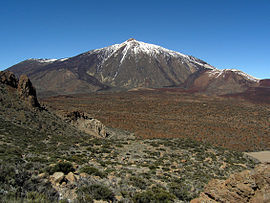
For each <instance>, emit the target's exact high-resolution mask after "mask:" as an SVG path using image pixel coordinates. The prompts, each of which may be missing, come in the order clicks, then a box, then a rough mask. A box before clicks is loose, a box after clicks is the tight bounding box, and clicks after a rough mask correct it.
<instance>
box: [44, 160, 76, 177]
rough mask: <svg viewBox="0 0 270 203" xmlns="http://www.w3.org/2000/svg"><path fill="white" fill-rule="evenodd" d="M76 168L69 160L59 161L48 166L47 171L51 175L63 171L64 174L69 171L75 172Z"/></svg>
mask: <svg viewBox="0 0 270 203" xmlns="http://www.w3.org/2000/svg"><path fill="white" fill-rule="evenodd" d="M74 171H75V169H74V168H73V165H72V164H71V163H69V162H60V163H57V164H56V165H55V166H53V167H48V168H47V169H46V172H48V173H49V174H50V175H52V174H54V173H55V172H63V173H64V174H68V173H69V172H74Z"/></svg>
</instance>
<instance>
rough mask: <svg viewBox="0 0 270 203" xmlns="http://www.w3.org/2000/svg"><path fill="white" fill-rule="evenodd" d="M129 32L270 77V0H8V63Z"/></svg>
mask: <svg viewBox="0 0 270 203" xmlns="http://www.w3.org/2000/svg"><path fill="white" fill-rule="evenodd" d="M129 38H135V39H136V40H139V41H143V42H147V43H152V44H157V45H160V46H163V47H165V48H168V49H171V50H175V51H179V52H181V53H184V54H188V55H193V56H195V57H197V58H200V59H202V60H205V61H206V62H208V63H209V64H211V65H213V66H215V67H216V68H219V69H224V68H236V69H240V70H242V71H244V72H246V73H248V74H251V75H253V76H255V77H258V78H270V65H269V62H268V61H269V59H270V0H162V1H161V0H160V1H159V0H1V1H0V47H1V48H0V70H2V69H5V68H8V67H9V66H11V65H14V64H16V63H18V62H20V61H22V60H25V59H28V58H64V57H70V56H74V55H77V54H80V53H82V52H85V51H89V50H92V49H96V48H102V47H105V46H109V45H112V44H116V43H122V42H123V41H125V40H127V39H129Z"/></svg>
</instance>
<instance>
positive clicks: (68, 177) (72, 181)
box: [66, 172, 76, 183]
mask: <svg viewBox="0 0 270 203" xmlns="http://www.w3.org/2000/svg"><path fill="white" fill-rule="evenodd" d="M66 179H67V180H68V182H70V183H74V182H75V181H76V177H75V175H74V174H73V173H72V172H69V173H68V174H67V175H66Z"/></svg>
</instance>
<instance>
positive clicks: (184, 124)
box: [42, 90, 270, 151]
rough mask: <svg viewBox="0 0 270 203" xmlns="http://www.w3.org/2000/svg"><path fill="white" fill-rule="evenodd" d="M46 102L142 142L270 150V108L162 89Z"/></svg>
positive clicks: (59, 98)
mask: <svg viewBox="0 0 270 203" xmlns="http://www.w3.org/2000/svg"><path fill="white" fill-rule="evenodd" d="M42 101H43V102H44V103H45V104H47V105H49V106H51V107H52V108H53V109H55V110H57V111H58V112H60V113H66V112H68V111H76V110H78V111H83V112H86V113H89V114H90V115H92V116H93V117H94V118H97V119H98V120H100V121H101V122H102V123H104V124H105V125H106V126H110V127H113V128H120V129H123V130H128V131H130V132H134V133H135V134H136V135H137V136H141V137H143V138H154V137H155V138H156V137H188V138H192V139H195V140H199V141H203V142H204V141H205V142H209V143H211V144H214V145H218V146H223V147H226V148H230V149H235V150H239V151H246V150H249V151H259V150H267V149H270V136H269V135H270V127H269V122H270V120H269V115H270V105H269V104H253V103H249V102H245V101H244V100H241V99H235V98H220V97H206V96H202V95H194V94H193V95H192V94H187V93H183V92H176V91H171V92H167V91H160V90H159V91H133V92H119V93H95V94H87V95H86V94H85V95H73V96H68V97H67V96H57V97H51V98H46V99H43V100H42Z"/></svg>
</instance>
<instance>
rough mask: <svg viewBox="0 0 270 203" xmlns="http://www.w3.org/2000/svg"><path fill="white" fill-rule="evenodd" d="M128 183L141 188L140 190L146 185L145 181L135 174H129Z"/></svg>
mask: <svg viewBox="0 0 270 203" xmlns="http://www.w3.org/2000/svg"><path fill="white" fill-rule="evenodd" d="M129 183H130V184H131V185H133V186H135V187H138V188H140V189H142V190H144V189H146V187H147V182H146V181H145V180H144V179H142V178H140V177H137V176H131V177H130V178H129Z"/></svg>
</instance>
